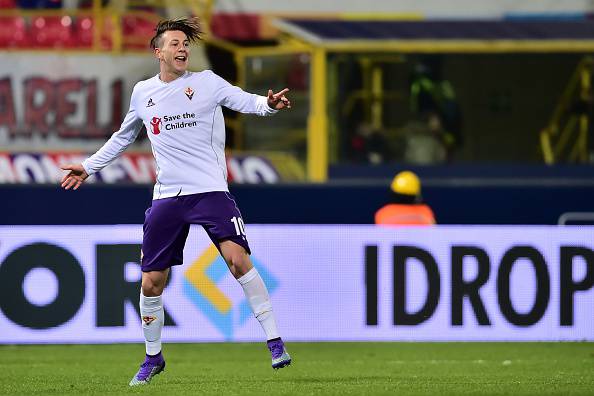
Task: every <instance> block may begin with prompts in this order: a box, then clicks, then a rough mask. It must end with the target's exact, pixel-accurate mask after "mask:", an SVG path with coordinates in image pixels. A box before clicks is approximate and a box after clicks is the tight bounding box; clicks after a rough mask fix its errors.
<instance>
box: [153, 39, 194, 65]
mask: <svg viewBox="0 0 594 396" xmlns="http://www.w3.org/2000/svg"><path fill="white" fill-rule="evenodd" d="M161 40H162V42H161V48H157V49H156V50H155V56H156V57H157V58H159V60H160V62H161V67H164V68H165V69H164V71H166V72H172V73H175V74H178V75H181V74H183V73H184V72H185V71H186V70H187V68H188V61H189V59H190V41H189V40H188V37H187V36H186V34H185V33H184V32H182V31H179V30H168V31H166V32H165V33H163V36H162V38H161Z"/></svg>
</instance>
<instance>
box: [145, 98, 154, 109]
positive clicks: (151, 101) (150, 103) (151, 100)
mask: <svg viewBox="0 0 594 396" xmlns="http://www.w3.org/2000/svg"><path fill="white" fill-rule="evenodd" d="M154 105H155V102H153V98H150V99H149V101H148V103H147V104H146V107H151V106H154Z"/></svg>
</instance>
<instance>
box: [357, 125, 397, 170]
mask: <svg viewBox="0 0 594 396" xmlns="http://www.w3.org/2000/svg"><path fill="white" fill-rule="evenodd" d="M350 151H351V160H352V161H354V162H357V163H368V164H372V165H377V164H381V163H383V162H385V161H386V159H387V158H388V141H387V139H386V136H385V134H384V131H382V130H378V129H375V128H373V127H372V126H371V125H369V124H366V123H362V124H359V126H357V129H356V130H355V133H354V135H353V136H352V137H351V141H350Z"/></svg>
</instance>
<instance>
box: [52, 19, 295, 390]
mask: <svg viewBox="0 0 594 396" xmlns="http://www.w3.org/2000/svg"><path fill="white" fill-rule="evenodd" d="M155 31H156V33H155V36H154V37H153V38H152V40H151V46H152V48H153V50H154V55H155V57H156V58H157V59H158V60H159V69H160V71H159V74H157V75H156V76H154V77H152V78H150V79H148V80H145V81H141V82H139V83H137V84H136V86H135V87H134V90H133V91H132V96H131V99H130V109H129V111H128V114H127V115H126V117H125V118H124V121H123V123H122V125H121V127H120V130H119V131H117V132H115V133H114V134H113V135H112V136H111V138H110V139H109V140H108V141H107V142H106V143H105V144H104V145H103V147H101V148H100V149H99V150H98V151H97V152H96V153H95V154H93V155H92V156H90V157H89V158H87V159H86V160H84V161H83V162H82V164H67V165H63V166H62V169H64V170H67V171H68V173H67V174H66V175H65V176H64V177H63V179H62V184H61V185H62V187H63V188H65V189H66V190H68V189H71V188H72V189H74V190H76V189H77V188H79V187H80V185H81V183H83V182H84V180H85V179H86V178H87V177H89V176H90V175H92V174H93V173H96V172H98V171H99V170H101V169H102V168H104V167H105V166H107V165H108V164H109V163H111V162H112V161H113V160H114V159H116V158H117V157H118V155H119V154H121V153H122V152H123V151H124V150H125V149H126V148H127V147H128V146H129V145H130V144H131V143H132V142H133V141H134V140H135V139H136V137H137V136H138V133H139V131H140V129H141V127H142V125H143V123H144V125H145V127H146V130H147V133H148V136H149V138H150V141H151V146H152V150H153V155H154V156H155V160H156V162H157V178H156V183H155V186H154V191H153V201H152V204H151V207H149V208H148V209H147V211H146V213H145V221H144V226H143V240H142V251H141V269H142V287H141V293H140V313H141V319H142V329H143V333H144V338H145V344H146V358H145V360H144V363H142V365H141V366H140V369H139V370H138V372H137V373H136V375H135V376H134V378H132V380H131V381H130V386H135V385H144V384H148V383H149V382H150V380H151V379H152V378H153V377H154V376H155V375H157V374H159V373H160V372H161V371H163V369H164V368H165V360H164V358H163V355H162V353H161V330H162V328H163V321H164V311H163V302H162V299H161V294H162V293H163V289H164V287H165V282H166V280H167V276H168V275H169V269H170V267H171V266H173V265H180V264H182V257H183V254H182V253H183V247H184V245H185V241H186V238H187V235H188V231H189V227H190V224H200V225H202V227H203V228H204V230H205V231H206V233H207V234H208V236H209V237H210V239H211V240H212V242H213V243H214V244H215V245H216V247H217V248H218V250H219V252H220V253H221V255H222V256H223V258H224V259H225V262H226V263H227V265H228V266H229V270H230V271H231V273H232V274H233V276H234V277H235V278H236V279H237V281H238V282H239V284H240V285H241V287H242V288H243V290H244V292H245V295H246V299H247V301H248V302H249V304H250V306H251V308H252V311H253V312H254V315H255V316H256V318H257V319H258V321H259V322H260V324H261V325H262V328H263V330H264V332H265V334H266V338H267V340H268V341H267V345H268V349H269V350H270V353H271V356H272V367H273V368H275V369H278V368H282V367H285V366H287V365H289V364H290V363H291V357H290V356H289V354H288V353H287V351H286V349H285V346H284V343H283V341H282V339H281V338H280V335H279V333H278V330H277V326H276V321H275V317H274V314H273V312H272V305H271V303H270V298H269V295H268V290H267V288H266V286H265V284H264V282H263V281H262V278H261V277H260V275H259V274H258V271H257V269H256V268H255V267H254V266H253V265H252V263H251V261H250V256H249V254H250V253H251V252H250V247H249V245H248V241H247V239H246V235H245V229H244V224H243V219H242V217H241V213H240V212H239V208H238V207H237V204H236V202H235V199H234V198H233V196H232V195H231V194H230V193H229V190H228V188H227V167H226V161H225V151H224V149H225V123H224V119H223V113H222V110H221V106H225V107H228V108H230V109H233V110H235V111H239V112H242V113H251V114H257V115H260V116H268V115H272V114H274V113H276V112H277V111H278V110H281V109H288V108H290V107H291V102H290V101H289V100H288V99H287V98H286V96H285V93H287V92H288V89H286V88H285V89H283V90H281V91H280V92H278V93H273V91H272V90H269V91H268V95H267V96H259V95H255V94H251V93H247V92H244V91H243V90H241V89H240V88H238V87H235V86H232V85H231V84H229V83H228V82H226V81H225V80H223V79H222V78H220V77H219V76H217V75H216V74H214V73H213V72H212V71H210V70H205V71H202V72H198V73H196V72H190V71H188V70H187V68H188V59H189V56H190V43H191V42H195V41H197V40H199V39H200V36H201V33H202V32H201V29H200V24H199V22H198V20H197V19H195V18H177V19H172V20H164V21H161V22H159V24H158V25H157V26H156V28H155Z"/></svg>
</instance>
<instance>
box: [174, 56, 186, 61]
mask: <svg viewBox="0 0 594 396" xmlns="http://www.w3.org/2000/svg"><path fill="white" fill-rule="evenodd" d="M186 59H188V57H186V56H176V57H175V60H177V61H180V62H185V61H186Z"/></svg>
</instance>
